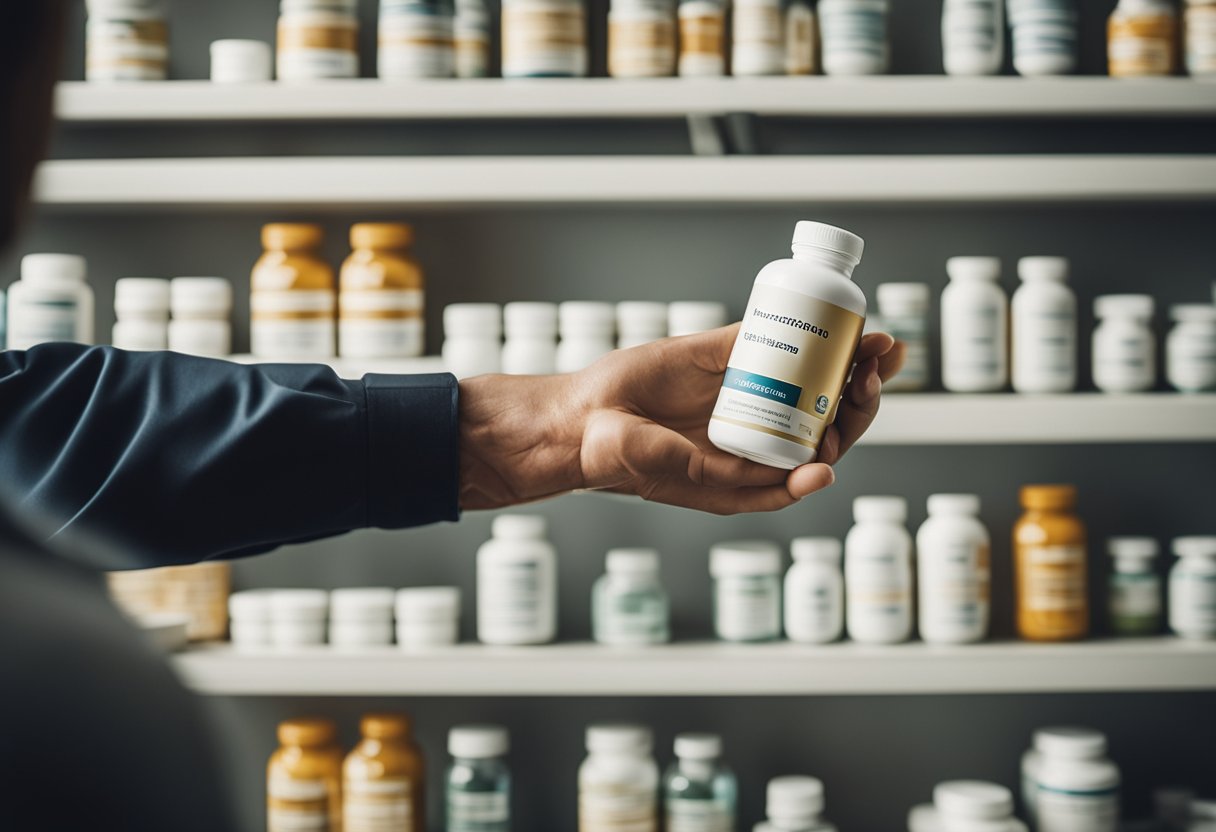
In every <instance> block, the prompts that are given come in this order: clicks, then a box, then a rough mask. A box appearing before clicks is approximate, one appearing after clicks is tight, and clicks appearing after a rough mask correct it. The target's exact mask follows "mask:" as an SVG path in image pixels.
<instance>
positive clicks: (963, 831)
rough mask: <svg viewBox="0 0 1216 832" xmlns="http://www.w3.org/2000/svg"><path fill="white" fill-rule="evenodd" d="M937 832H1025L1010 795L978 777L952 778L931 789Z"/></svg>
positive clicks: (1005, 789)
mask: <svg viewBox="0 0 1216 832" xmlns="http://www.w3.org/2000/svg"><path fill="white" fill-rule="evenodd" d="M933 808H934V810H935V812H936V815H937V818H936V820H937V832H1026V825H1025V824H1023V823H1022V822H1021V821H1020V820H1018V819H1017V818H1015V817H1014V816H1013V795H1012V794H1011V793H1010V792H1009V789H1007V788H1005V787H1004V786H998V785H997V784H996V783H985V782H983V781H980V780H951V781H947V782H945V783H939V784H938V785H937V786H936V787H935V788H934V789H933Z"/></svg>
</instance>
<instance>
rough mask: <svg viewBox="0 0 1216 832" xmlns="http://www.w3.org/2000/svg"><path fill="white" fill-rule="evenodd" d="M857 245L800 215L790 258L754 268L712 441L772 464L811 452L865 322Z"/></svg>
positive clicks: (799, 460) (809, 457) (791, 463)
mask: <svg viewBox="0 0 1216 832" xmlns="http://www.w3.org/2000/svg"><path fill="white" fill-rule="evenodd" d="M864 245H865V244H864V243H863V241H862V239H861V238H860V237H858V236H857V235H856V234H851V233H849V232H848V231H845V230H843V229H840V228H834V227H833V226H830V225H824V224H823V223H817V222H800V223H798V225H797V227H796V228H795V229H794V244H793V252H794V256H793V258H792V259H787V260H776V261H774V262H772V263H769V264H768V265H767V266H765V267H764V268H763V269H761V270H760V274H758V275H757V276H756V282H755V285H754V287H753V289H752V294H751V298H750V299H749V300H748V303H747V312H746V313H745V314H744V316H743V326H742V328H741V329H740V330H739V335H738V338H737V339H736V340H735V346H734V349H733V350H732V351H731V355H730V360H729V362H728V367H727V370H726V376H725V378H724V379H723V382H722V391H721V392H720V393H719V394H718V403H717V405H716V406H715V407H714V413H713V417H712V418H711V420H710V423H709V441H710V442H712V443H713V444H714V445H716V446H717V447H718V448H721V449H722V450H724V451H726V452H727V453H732V454H735V455H736V456H741V457H744V458H745V459H750V460H753V461H755V462H760V463H763V464H765V465H771V466H773V467H775V468H796V467H797V466H799V465H803V464H805V463H808V462H813V461H814V459H815V456H816V454H817V453H818V449H819V443H820V442H821V441H822V440H823V435H824V433H825V432H826V431H827V428H828V425H830V424H831V423H832V420H833V419H835V417H836V405H837V403H838V402H839V400H840V396H841V393H842V392H843V390H844V385H845V381H846V379H847V378H848V375H849V372H850V371H851V368H852V366H853V354H854V352H855V351H856V350H857V344H858V342H859V341H860V340H861V332H862V328H863V326H864V325H865V315H866V299H865V295H863V294H862V292H861V289H859V288H858V287H857V284H855V283H853V281H852V280H851V279H850V278H851V277H852V274H853V269H854V268H855V267H856V266H857V264H858V263H860V262H861V254H862V250H863V248H864Z"/></svg>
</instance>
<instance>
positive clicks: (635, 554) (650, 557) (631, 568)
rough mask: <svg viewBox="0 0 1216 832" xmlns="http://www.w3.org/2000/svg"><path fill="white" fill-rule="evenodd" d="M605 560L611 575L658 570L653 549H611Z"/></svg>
mask: <svg viewBox="0 0 1216 832" xmlns="http://www.w3.org/2000/svg"><path fill="white" fill-rule="evenodd" d="M605 562H606V568H607V569H608V571H609V572H610V573H612V574H613V575H652V574H654V573H656V572H658V571H659V553H658V551H656V550H655V549H611V550H609V552H608V556H607V558H605Z"/></svg>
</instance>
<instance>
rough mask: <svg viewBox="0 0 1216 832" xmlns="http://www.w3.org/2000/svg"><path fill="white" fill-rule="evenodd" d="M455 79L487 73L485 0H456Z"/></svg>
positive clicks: (488, 55) (487, 33) (487, 32)
mask: <svg viewBox="0 0 1216 832" xmlns="http://www.w3.org/2000/svg"><path fill="white" fill-rule="evenodd" d="M453 30H454V33H455V37H456V77H457V78H485V77H486V76H487V75H489V74H490V10H489V9H488V8H486V3H485V0H456V18H455V20H454V21H453Z"/></svg>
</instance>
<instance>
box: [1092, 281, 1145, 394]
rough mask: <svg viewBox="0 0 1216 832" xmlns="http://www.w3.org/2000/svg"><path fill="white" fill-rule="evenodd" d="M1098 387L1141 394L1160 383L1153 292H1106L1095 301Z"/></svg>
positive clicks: (1096, 380)
mask: <svg viewBox="0 0 1216 832" xmlns="http://www.w3.org/2000/svg"><path fill="white" fill-rule="evenodd" d="M1094 316H1095V317H1096V318H1097V319H1098V326H1097V327H1096V328H1095V329H1094V339H1093V362H1094V366H1093V372H1094V386H1095V387H1097V388H1098V389H1099V390H1101V391H1103V392H1104V393H1138V392H1142V391H1144V390H1151V389H1153V387H1154V386H1155V385H1156V383H1157V342H1156V338H1155V337H1154V336H1153V329H1152V320H1153V299H1152V297H1151V296H1150V295H1103V296H1102V297H1099V298H1096V299H1095V300H1094Z"/></svg>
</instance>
